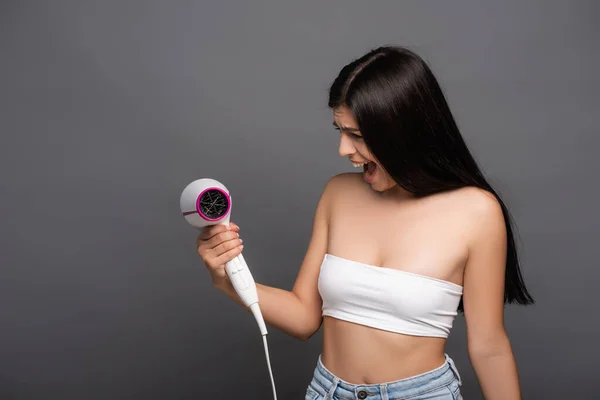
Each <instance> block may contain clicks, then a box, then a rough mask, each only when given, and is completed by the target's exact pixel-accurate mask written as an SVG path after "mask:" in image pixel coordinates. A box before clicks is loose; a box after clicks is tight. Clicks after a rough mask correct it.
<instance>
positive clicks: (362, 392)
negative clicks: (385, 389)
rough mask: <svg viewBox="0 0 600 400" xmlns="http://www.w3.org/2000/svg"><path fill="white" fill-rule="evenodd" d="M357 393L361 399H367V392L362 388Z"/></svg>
mask: <svg viewBox="0 0 600 400" xmlns="http://www.w3.org/2000/svg"><path fill="white" fill-rule="evenodd" d="M357 394H358V398H359V399H366V398H367V392H365V391H364V390H361V391H360V392H358V393H357Z"/></svg>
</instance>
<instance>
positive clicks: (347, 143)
mask: <svg viewBox="0 0 600 400" xmlns="http://www.w3.org/2000/svg"><path fill="white" fill-rule="evenodd" d="M338 150H339V153H340V156H342V157H346V156H349V155H350V154H354V153H356V148H355V147H354V145H353V144H352V141H351V140H350V138H348V137H347V136H346V135H344V134H343V133H342V136H341V138H340V147H339V149H338Z"/></svg>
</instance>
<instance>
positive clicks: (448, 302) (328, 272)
mask: <svg viewBox="0 0 600 400" xmlns="http://www.w3.org/2000/svg"><path fill="white" fill-rule="evenodd" d="M318 287H319V293H320V294H321V298H322V299H323V310H322V311H323V316H331V317H334V318H337V319H341V320H345V321H349V322H354V323H357V324H361V325H366V326H370V327H373V328H378V329H382V330H386V331H391V332H397V333H404V334H408V335H416V336H433V337H443V338H446V337H448V335H449V334H450V329H451V328H452V323H453V321H454V317H455V316H456V315H457V308H458V304H459V302H460V299H461V297H462V293H463V287H462V286H460V285H457V284H455V283H452V282H448V281H444V280H441V279H437V278H432V277H428V276H424V275H419V274H415V273H412V272H406V271H401V270H397V269H392V268H383V267H377V266H374V265H369V264H363V263H359V262H356V261H352V260H347V259H345V258H341V257H337V256H334V255H331V254H325V257H324V258H323V262H322V264H321V271H320V273H319V283H318Z"/></svg>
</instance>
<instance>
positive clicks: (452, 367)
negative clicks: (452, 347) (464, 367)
mask: <svg viewBox="0 0 600 400" xmlns="http://www.w3.org/2000/svg"><path fill="white" fill-rule="evenodd" d="M446 360H448V364H450V369H451V370H452V372H454V375H456V378H457V379H458V386H461V385H462V380H461V379H460V374H459V373H458V369H457V368H456V365H454V360H452V359H451V358H450V357H449V356H448V354H446Z"/></svg>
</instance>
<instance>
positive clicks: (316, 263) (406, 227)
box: [198, 107, 520, 400]
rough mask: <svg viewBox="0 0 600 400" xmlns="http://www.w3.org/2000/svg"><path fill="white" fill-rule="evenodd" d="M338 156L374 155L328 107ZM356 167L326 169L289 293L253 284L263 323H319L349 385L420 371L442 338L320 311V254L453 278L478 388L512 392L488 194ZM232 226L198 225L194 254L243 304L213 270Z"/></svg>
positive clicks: (500, 254) (433, 361)
mask: <svg viewBox="0 0 600 400" xmlns="http://www.w3.org/2000/svg"><path fill="white" fill-rule="evenodd" d="M333 119H334V125H336V126H337V127H338V128H339V130H340V132H341V138H340V145H339V154H340V156H342V157H347V158H349V159H350V160H353V161H358V162H361V161H367V160H368V161H373V162H375V163H376V164H378V162H377V160H376V158H375V157H374V156H373V154H371V152H370V151H369V150H368V148H367V147H366V145H365V143H364V142H363V140H362V137H361V134H360V130H359V129H358V125H357V123H356V120H355V119H354V117H353V116H352V114H351V113H350V111H349V110H348V109H347V108H345V107H341V108H339V109H336V110H334V112H333ZM359 171H360V172H359V173H344V174H339V175H336V176H334V177H333V178H332V179H331V180H330V181H329V182H328V183H327V186H326V187H325V189H324V191H323V194H322V196H321V199H320V200H319V203H318V205H317V210H316V213H315V218H314V223H313V233H312V237H311V240H310V243H309V246H308V249H307V253H306V256H305V258H304V261H303V263H302V265H301V267H300V270H299V272H298V276H297V278H296V281H295V283H294V286H293V288H292V290H291V291H286V290H282V289H278V288H273V287H269V286H266V285H262V284H258V283H257V290H258V293H259V301H260V304H261V309H262V312H263V316H264V318H265V321H266V322H267V324H269V325H270V326H273V327H275V328H276V329H279V330H281V331H283V332H285V333H287V334H289V335H291V336H294V337H296V338H298V339H301V340H306V339H308V338H310V337H311V336H312V335H313V334H314V333H315V332H316V331H317V330H319V328H320V327H321V326H322V328H323V329H322V330H323V352H322V361H323V363H324V365H325V366H326V367H327V368H328V369H329V370H330V371H332V372H333V373H334V374H336V375H337V376H339V377H340V378H341V379H343V380H345V381H348V382H351V383H355V384H373V383H381V382H389V381H394V380H398V379H403V378H407V377H410V376H414V375H417V374H421V373H424V372H427V371H430V370H432V369H434V368H437V367H439V366H440V365H442V364H443V362H444V348H445V345H446V339H443V338H434V337H417V336H411V335H405V334H398V333H393V332H387V331H383V330H378V329H375V328H370V327H367V326H363V325H359V324H355V323H350V322H346V321H342V320H337V319H335V318H331V317H325V318H323V317H322V316H321V306H322V301H321V297H320V295H319V292H318V288H317V279H318V276H319V270H320V265H321V262H322V261H323V257H324V255H325V254H326V253H329V254H333V255H336V256H338V257H342V258H346V259H350V260H354V261H357V262H361V263H365V264H370V265H376V266H380V267H383V268H395V269H401V270H404V271H408V272H413V273H417V274H421V275H426V276H430V277H434V278H438V279H443V280H447V281H450V282H453V283H456V284H458V285H461V286H463V304H464V314H465V320H466V324H467V344H468V352H469V357H470V360H471V363H472V365H473V367H474V370H475V372H476V375H477V378H478V380H479V382H480V385H481V389H482V392H483V395H484V397H485V399H486V400H490V399H503V400H511V399H520V387H519V386H520V385H519V379H518V374H517V368H516V364H515V360H514V357H513V353H512V349H511V345H510V342H509V339H508V337H507V334H506V331H505V328H504V303H503V294H504V269H505V262H506V258H505V255H506V230H505V225H504V219H503V214H502V210H501V208H500V206H499V204H498V203H497V201H496V199H495V198H494V197H493V195H491V194H490V193H487V192H485V191H482V190H480V189H477V188H473V187H467V188H462V189H457V190H453V191H451V192H445V193H441V194H435V195H431V196H427V197H426V198H422V199H415V198H414V197H413V196H412V195H411V194H410V193H409V192H407V191H406V190H404V189H403V188H402V187H400V186H398V185H397V184H396V183H395V181H394V180H393V179H392V178H391V177H390V176H389V175H388V174H387V172H385V170H384V169H383V168H382V167H381V166H380V165H379V164H378V167H377V171H376V175H375V179H374V181H373V182H371V183H367V182H365V181H364V179H363V173H362V168H361V169H360V170H359ZM238 235H239V227H238V226H237V225H236V224H234V223H232V224H231V230H227V229H226V228H225V227H222V226H214V227H211V228H209V229H206V230H205V231H204V232H202V233H201V234H200V236H199V237H198V253H199V254H200V256H201V257H202V258H203V260H204V262H205V264H207V267H208V268H209V270H210V272H211V277H212V278H213V283H214V284H215V287H217V288H218V289H220V290H222V291H223V292H225V293H226V294H227V295H228V296H229V297H231V298H232V299H234V300H235V301H236V302H238V304H240V305H243V303H241V300H240V299H239V298H238V296H237V294H236V293H235V291H234V290H233V288H232V286H231V284H230V282H228V279H227V276H226V274H225V272H224V271H223V267H224V265H223V264H224V263H225V262H226V261H228V260H229V259H231V258H233V257H234V256H235V255H237V254H239V252H240V251H241V250H240V247H239V245H240V243H239V241H240V239H239V236H238Z"/></svg>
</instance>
